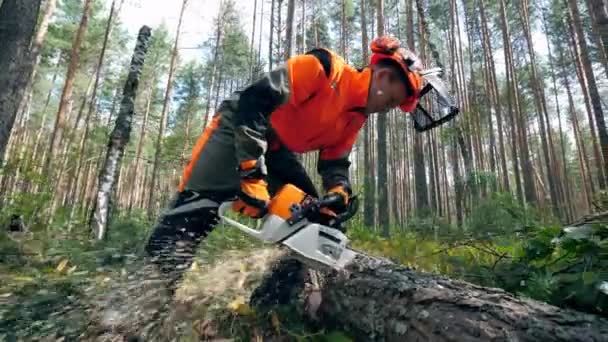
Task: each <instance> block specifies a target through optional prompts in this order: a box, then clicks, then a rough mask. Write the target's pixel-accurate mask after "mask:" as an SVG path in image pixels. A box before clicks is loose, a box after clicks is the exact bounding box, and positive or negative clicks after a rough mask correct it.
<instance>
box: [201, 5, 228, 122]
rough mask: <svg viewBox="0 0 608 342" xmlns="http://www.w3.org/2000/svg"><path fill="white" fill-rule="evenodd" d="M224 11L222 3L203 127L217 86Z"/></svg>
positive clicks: (207, 118) (207, 120)
mask: <svg viewBox="0 0 608 342" xmlns="http://www.w3.org/2000/svg"><path fill="white" fill-rule="evenodd" d="M223 12H224V7H223V6H222V5H221V4H220V9H219V12H218V23H217V27H216V31H215V46H214V47H213V63H211V74H210V75H209V83H208V84H207V101H206V103H205V121H204V123H203V129H204V128H205V127H207V123H208V122H209V114H210V110H211V94H212V93H213V87H214V86H215V83H216V82H215V74H216V70H217V64H218V60H217V59H218V56H219V52H220V46H221V45H220V43H221V41H222V39H223V38H222V31H223V25H224V20H223V17H224V15H223Z"/></svg>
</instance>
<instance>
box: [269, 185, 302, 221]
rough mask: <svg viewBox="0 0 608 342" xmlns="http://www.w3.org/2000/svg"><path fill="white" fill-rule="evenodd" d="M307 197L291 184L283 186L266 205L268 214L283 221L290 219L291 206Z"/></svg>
mask: <svg viewBox="0 0 608 342" xmlns="http://www.w3.org/2000/svg"><path fill="white" fill-rule="evenodd" d="M307 198H309V195H308V194H306V193H305V192H304V191H302V190H300V189H299V188H297V187H296V186H294V185H292V184H285V185H284V186H283V187H281V189H279V191H278V192H277V194H276V195H275V196H274V197H273V198H272V200H271V201H270V204H269V205H268V212H269V213H271V214H273V215H276V216H278V217H280V218H282V219H284V220H287V219H289V218H290V217H291V214H292V213H291V210H290V208H291V206H292V205H293V204H301V203H302V202H304V201H305V200H306V199H307Z"/></svg>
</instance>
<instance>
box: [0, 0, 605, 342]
mask: <svg viewBox="0 0 608 342" xmlns="http://www.w3.org/2000/svg"><path fill="white" fill-rule="evenodd" d="M154 3H155V2H153V1H148V0H0V44H2V49H0V341H30V340H44V341H72V340H91V341H127V340H129V339H128V336H131V335H138V334H140V335H141V336H144V337H141V338H142V340H146V341H147V340H150V341H151V340H159V341H170V340H179V341H199V340H218V341H220V340H222V341H224V340H233V341H366V340H370V341H372V340H374V341H375V340H378V341H405V340H411V341H448V340H450V341H453V340H456V341H463V340H466V341H469V340H470V341H490V340H492V341H494V340H497V341H498V340H500V341H503V340H504V341H538V340H540V339H544V340H547V341H575V340H576V341H606V340H607V339H608V337H607V336H608V189H607V186H608V131H607V126H606V122H605V112H606V111H608V104H607V102H606V99H607V98H608V2H607V1H606V0H536V1H529V0H511V1H510V0H461V1H458V0H331V1H327V2H325V1H319V0H244V1H236V0H181V1H171V2H170V3H171V4H170V5H164V6H165V7H167V6H169V7H172V8H174V11H173V12H172V13H175V14H177V15H178V17H175V18H170V20H167V15H165V16H164V17H163V14H162V13H156V14H155V15H156V16H157V17H159V18H160V17H162V19H163V20H162V21H160V24H144V25H143V26H140V27H137V29H135V30H134V29H133V25H131V23H129V22H128V21H125V20H124V17H125V15H124V14H125V13H128V12H129V11H130V12H131V13H133V12H137V11H138V10H143V9H147V12H146V13H150V11H154V9H153V6H157V5H154ZM208 8H213V9H214V12H213V13H207V14H208V15H209V17H210V18H213V19H212V21H210V22H209V23H207V26H208V29H205V30H203V31H201V32H204V34H201V35H197V36H196V37H195V36H193V34H192V31H189V30H188V29H185V27H187V28H192V27H197V25H203V23H199V22H198V20H202V13H199V12H201V11H202V12H205V11H206V10H207V9H208ZM195 9H196V11H198V12H196V14H194V15H193V13H194V11H195ZM146 20H148V18H143V19H141V21H142V23H145V22H146ZM156 22H158V21H156V20H154V23H156ZM197 32H198V31H197ZM386 34H390V35H393V36H395V37H397V38H398V39H399V40H400V42H401V44H402V46H404V47H406V48H408V49H409V50H411V51H414V52H415V53H416V55H418V56H419V57H420V59H421V60H422V62H423V63H424V65H425V67H426V68H432V67H440V68H442V70H443V71H444V73H443V79H444V80H445V82H446V85H447V86H448V88H449V90H450V92H451V94H452V95H453V97H454V99H455V101H456V103H457V105H458V107H459V109H460V111H459V114H458V115H457V117H456V118H455V119H454V120H452V121H450V122H448V123H446V124H444V125H442V126H439V127H437V128H435V129H433V130H429V131H425V132H417V131H416V130H415V129H414V122H413V120H412V118H411V115H409V113H405V112H403V111H401V110H400V109H393V110H391V111H390V112H388V113H385V115H380V114H378V115H376V114H373V115H370V116H369V118H368V119H367V121H366V124H365V126H364V127H363V129H362V130H361V131H360V132H359V135H358V138H357V141H356V143H355V145H354V147H353V149H352V151H351V153H350V156H349V158H350V162H351V166H350V168H349V173H350V174H349V178H350V181H351V183H352V187H353V192H354V193H355V194H356V195H357V196H358V198H359V200H360V203H361V205H360V207H359V210H358V212H357V213H356V215H355V216H354V217H353V218H352V219H351V220H350V221H349V222H348V229H347V231H346V235H347V236H348V237H349V239H350V240H351V243H352V246H353V248H356V249H357V250H360V251H364V252H365V253H366V257H369V258H371V259H373V260H376V259H375V258H378V259H377V260H383V261H382V264H380V266H378V265H376V264H375V263H374V262H371V261H369V260H367V261H362V262H361V265H364V266H360V267H362V268H365V269H366V271H364V272H363V271H359V272H358V273H357V271H353V272H354V274H355V275H356V276H353V278H349V279H343V278H339V277H338V278H336V277H334V276H333V275H328V274H321V275H315V274H316V273H315V272H316V271H309V272H308V274H309V276H308V277H310V278H311V279H313V280H310V279H309V278H306V281H304V282H306V283H307V284H306V285H309V282H316V280H315V279H316V278H322V279H323V281H321V283H322V285H318V284H317V286H321V288H322V289H323V291H322V292H323V296H324V297H323V301H322V302H321V304H320V306H319V303H317V305H316V307H317V308H318V313H317V314H318V315H320V316H321V317H322V319H321V320H315V319H312V318H311V316H316V314H315V313H314V312H313V314H311V312H310V310H309V309H310V305H311V301H313V302H314V299H315V298H316V297H314V295H313V297H311V294H310V293H309V292H306V291H308V290H307V289H304V288H303V287H304V286H303V285H302V288H299V287H298V288H297V290H295V291H296V292H297V294H296V295H298V296H304V297H305V298H306V300H304V301H305V302H306V303H304V304H303V303H300V302H299V301H298V300H296V299H294V300H292V301H291V303H290V304H289V305H281V306H278V307H275V306H273V307H272V308H266V307H265V306H264V305H261V306H260V307H259V308H258V307H257V306H256V305H255V304H256V301H255V295H258V296H259V295H260V293H263V292H264V291H270V292H272V290H269V288H273V287H274V286H273V285H272V284H273V283H272V282H273V281H275V282H276V281H278V282H279V283H281V282H282V281H285V282H288V281H290V280H282V277H283V276H284V274H282V272H283V273H284V271H285V270H281V269H280V268H281V267H288V268H289V267H292V266H293V265H291V264H289V263H288V262H282V261H281V260H283V259H282V258H284V255H283V254H282V253H284V251H283V249H280V248H277V246H269V245H266V244H263V243H261V242H260V241H255V240H254V239H252V238H251V237H248V236H245V235H244V234H242V233H240V232H238V231H236V230H234V229H230V228H227V227H223V226H222V227H221V228H219V227H218V228H216V229H215V230H214V231H213V232H212V233H211V234H210V235H209V236H208V237H207V238H206V239H205V240H204V241H203V243H202V244H201V246H200V248H198V249H197V255H196V259H195V262H194V263H193V264H192V266H191V267H190V268H189V269H188V272H187V275H186V277H185V279H184V283H183V285H182V286H181V287H180V288H179V289H178V291H177V293H176V299H175V302H173V303H172V302H162V301H161V300H160V299H159V298H158V297H159V296H153V295H149V296H145V295H142V294H143V293H146V291H148V290H149V291H152V290H153V289H154V288H155V285H154V281H153V279H151V278H152V276H150V274H149V273H147V271H146V267H144V266H142V264H141V263H142V261H141V258H140V255H142V253H143V248H144V245H145V243H146V239H147V237H148V235H149V234H150V233H151V230H152V228H153V227H154V224H155V223H156V222H157V220H158V219H159V216H160V215H161V214H162V213H163V211H164V210H165V208H166V207H167V205H168V204H169V203H170V201H171V200H172V198H173V196H174V195H175V193H176V191H177V190H178V186H179V184H180V182H181V181H182V177H183V172H184V168H186V166H187V165H188V164H189V163H190V161H191V158H192V151H193V148H194V146H195V144H196V142H197V140H198V139H199V137H200V136H201V134H202V132H203V131H204V129H205V128H206V127H209V126H210V125H213V117H214V114H215V113H216V110H217V108H218V106H219V105H220V103H221V102H222V101H223V100H224V99H226V98H229V97H230V96H231V94H233V93H234V92H235V91H237V90H240V89H243V88H244V87H246V86H247V85H249V84H251V83H252V82H254V81H255V80H257V79H259V78H260V77H262V76H263V75H264V74H265V73H267V72H269V71H271V70H273V69H275V68H277V67H279V66H281V65H282V64H283V63H284V62H285V61H287V60H288V59H289V58H290V57H292V56H295V55H299V54H304V53H306V52H308V51H310V50H311V49H314V48H316V47H325V48H329V49H331V50H332V51H334V52H336V53H337V54H338V55H340V56H341V57H342V58H343V59H344V60H345V61H346V62H347V63H349V64H350V65H352V66H355V67H357V68H364V67H366V66H367V65H368V63H369V61H370V53H371V51H370V43H371V41H372V40H373V39H374V38H375V37H378V36H383V35H386ZM318 157H319V155H318V152H317V151H314V152H309V153H304V154H301V155H299V157H298V158H299V160H300V161H301V163H302V164H303V165H304V167H305V168H306V170H307V172H308V174H309V175H310V177H311V179H312V181H313V182H314V184H315V185H316V187H317V188H318V189H322V179H321V176H320V175H319V173H318V170H317V167H318V165H317V164H318ZM241 219H242V222H245V223H247V224H249V225H252V226H253V225H255V224H256V223H255V222H254V221H253V220H251V219H245V218H241ZM371 259H370V260H371ZM277 260H279V262H278V263H277V262H276V261H277ZM385 263H386V264H385ZM277 264H278V266H276V265H277ZM370 265H372V266H370ZM373 265H376V266H373ZM388 273H391V274H393V275H392V276H391V275H387V274H388ZM396 277H400V278H396ZM407 279H410V280H407ZM412 279H413V280H412ZM396 280H398V281H399V284H403V286H402V287H407V288H408V289H409V290H407V291H406V290H403V289H401V288H399V289H397V288H396V287H395V285H394V283H395V281H396ZM298 281H300V280H298ZM408 281H411V282H412V284H413V285H412V284H410V285H407V286H406V285H405V284H406V283H407V282H408ZM391 284H392V285H391ZM408 284H409V283H408ZM428 284H432V285H428ZM426 285H428V286H426ZM142 286H143V287H145V289H144V288H142ZM432 289H435V290H432ZM439 289H441V290H439ZM400 291H405V292H407V293H408V294H411V293H414V294H413V295H412V296H413V297H412V298H418V299H416V300H414V299H411V300H406V299H403V298H402V297H401V296H402V295H403V293H402V292H400ZM408 291H409V292H408ZM412 291H413V292H412ZM416 291H418V292H416ZM420 291H422V293H420ZM494 291H497V292H494ZM397 293H399V294H397ZM252 294H253V295H252ZM118 295H120V296H122V297H123V299H124V298H126V299H124V300H127V302H126V303H125V304H122V306H123V308H127V307H128V311H127V313H124V314H123V316H117V317H119V318H116V317H114V316H112V315H118V314H115V313H112V314H109V313H107V310H106V311H104V308H107V307H109V306H110V304H109V303H110V302H111V301H112V298H114V297H113V296H118ZM291 295H294V294H293V293H292V294H291ZM263 296H264V294H263V295H262V297H263ZM358 296H362V297H366V296H367V297H369V298H376V299H375V300H376V301H374V303H375V304H372V305H376V306H378V307H375V309H373V310H372V309H369V310H368V309H362V308H361V307H360V306H359V305H360V303H359V300H358V299H357V298H359V297H358ZM419 297H420V298H419ZM422 297H424V298H422ZM298 298H299V297H298ZM311 298H312V299H311ZM421 298H422V299H421ZM450 298H460V299H459V300H460V301H457V300H456V299H454V301H450V300H451V299H450ZM471 298H476V299H477V300H473V299H471ZM497 298H498V299H497ZM370 300H371V299H370ZM167 301H168V299H167ZM383 301H384V302H383ZM161 302H162V303H161ZM162 305H165V306H162ZM161 306H162V307H164V308H166V309H162V310H161V309H159V308H161ZM313 306H314V305H313ZM383 306H384V308H383ZM147 310H161V311H162V312H163V314H165V315H166V317H163V318H162V319H161V318H158V317H157V316H153V318H149V317H147V316H146V312H147ZM391 310H395V311H391ZM400 310H403V311H404V312H401V311H400ZM486 310H487V311H486ZM372 311H373V312H372ZM376 311H377V312H376ZM405 311H408V312H409V313H406V312H405ZM395 312H398V314H396V313H395ZM524 312H525V313H526V315H529V316H526V315H524V314H523V313H524ZM450 314H451V315H452V316H450ZM484 315H487V316H490V318H488V317H485V318H483V317H484ZM396 316H399V317H401V320H399V321H398V322H397V321H395V322H394V323H391V324H389V322H392V320H391V319H389V318H391V317H396ZM453 316H456V317H457V319H455V321H458V322H457V323H454V325H453V326H451V327H450V329H451V330H449V332H438V331H439V330H441V329H443V328H442V325H441V324H445V322H446V321H450V317H453ZM459 316H462V317H461V318H459V319H458V317H459ZM336 317H339V318H336ZM370 317H374V318H370ZM480 317H481V318H480ZM326 318H327V319H326ZM467 318H468V319H467ZM530 319H531V321H533V322H535V323H524V322H526V321H527V320H530ZM112 320H114V321H119V323H117V324H113V325H112V324H109V323H108V321H112ZM383 320H386V322H387V323H386V326H384V323H381V322H383ZM440 320H443V321H444V323H439V321H440ZM127 321H128V322H127ZM471 322H473V323H471ZM476 322H477V323H476ZM479 322H481V323H479ZM483 322H485V323H483ZM108 325H111V326H112V327H111V328H108ZM445 329H446V331H447V329H448V328H445ZM501 329H502V330H501ZM497 331H502V332H500V333H499V332H497ZM504 331H507V332H508V334H512V335H508V334H507V333H505V332H504ZM146 334H147V335H146ZM501 334H507V335H501ZM406 337H407V338H406Z"/></svg>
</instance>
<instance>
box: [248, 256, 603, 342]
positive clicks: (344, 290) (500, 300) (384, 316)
mask: <svg viewBox="0 0 608 342" xmlns="http://www.w3.org/2000/svg"><path fill="white" fill-rule="evenodd" d="M299 267H300V271H303V272H296V270H295V269H294V262H293V261H286V260H283V261H281V262H279V263H278V264H277V266H276V267H275V269H274V271H273V272H272V273H271V274H270V275H269V276H267V278H266V279H265V281H264V282H263V283H262V284H261V286H260V287H259V288H258V289H257V290H256V291H255V292H254V294H253V295H252V304H253V305H255V306H260V305H261V306H263V305H264V304H269V303H268V300H269V299H270V300H274V301H275V302H276V301H277V298H281V297H285V294H281V293H280V292H281V291H277V289H278V290H280V288H281V287H283V288H290V289H292V290H293V289H297V292H298V293H295V294H294V295H295V296H297V297H298V298H300V299H301V298H304V301H305V302H307V303H308V305H307V306H308V309H307V310H308V313H309V315H310V316H311V317H315V318H316V321H317V322H318V324H319V325H320V326H323V327H325V328H326V329H338V330H341V331H344V332H346V333H347V334H349V335H350V336H351V337H352V338H354V340H355V341H543V342H548V341H608V321H607V320H605V319H603V318H601V317H599V316H594V315H590V314H585V313H580V312H577V311H573V310H566V309H560V308H557V307H555V306H551V305H548V304H545V303H541V302H538V301H534V300H531V299H526V298H518V297H515V296H513V295H511V294H509V293H507V292H505V291H503V290H500V289H495V288H487V287H481V286H476V285H473V284H471V283H467V282H464V281H458V280H453V279H449V278H446V277H443V276H439V275H435V274H429V273H423V272H418V271H415V270H412V269H409V268H406V267H404V266H400V265H396V264H393V263H391V262H390V261H386V260H380V259H376V258H372V257H368V256H362V257H360V258H358V259H356V260H355V261H354V262H353V263H352V264H351V265H350V266H349V267H348V268H347V270H346V272H343V273H342V272H340V273H336V272H324V273H319V272H318V271H313V272H311V271H310V270H308V272H306V269H305V268H304V267H303V266H302V265H301V264H300V266H299ZM306 273H308V274H311V273H312V274H314V275H315V276H314V277H312V278H311V277H310V276H302V275H303V274H306ZM313 278H318V281H316V282H313V283H315V284H312V285H311V279H313ZM302 282H304V284H302ZM277 284H279V285H278V286H277ZM282 284H287V285H289V286H284V285H282ZM294 285H296V286H294ZM315 287H318V290H319V291H310V289H311V288H315ZM319 294H320V297H319ZM319 300H320V303H319ZM283 301H284V302H287V301H285V300H283ZM291 302H292V303H297V302H298V301H294V297H292V299H291ZM311 307H312V308H311Z"/></svg>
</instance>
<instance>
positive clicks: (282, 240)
mask: <svg viewBox="0 0 608 342" xmlns="http://www.w3.org/2000/svg"><path fill="white" fill-rule="evenodd" d="M341 200H342V198H341V197H339V196H336V197H328V198H324V199H318V198H314V197H312V196H310V195H308V194H306V193H305V192H303V191H302V190H300V189H298V188H297V187H296V186H294V185H292V184H286V185H284V186H283V187H282V188H281V189H280V190H279V191H278V192H277V194H276V195H275V196H274V197H273V199H272V200H271V201H270V203H269V205H268V212H267V214H266V215H265V216H264V217H262V218H261V224H260V228H259V229H254V228H250V227H248V226H246V225H244V224H242V223H240V222H237V221H236V220H233V219H231V218H229V217H227V216H226V213H227V211H228V210H229V209H230V208H231V207H232V203H233V202H224V203H222V204H221V205H220V207H219V210H218V216H219V217H220V219H221V220H222V222H223V223H224V224H226V225H228V226H231V227H234V228H237V229H239V230H241V231H242V232H244V233H246V234H248V235H250V236H252V237H254V238H256V239H259V240H261V241H263V242H266V243H272V244H281V245H284V246H287V247H288V248H289V249H291V250H292V251H294V252H296V257H297V259H299V260H300V261H302V262H304V263H306V264H308V265H309V266H312V267H319V266H321V267H323V266H325V267H329V268H332V269H334V270H337V271H340V270H343V269H344V267H345V266H346V265H348V264H349V263H350V262H351V261H352V260H353V259H354V258H355V257H356V256H357V254H358V253H357V252H356V251H354V250H352V249H351V248H349V247H348V244H349V239H348V238H347V236H346V235H345V234H344V233H345V230H346V228H345V223H346V221H348V220H349V219H350V218H352V217H353V216H354V215H355V213H356V211H357V208H358V199H357V197H356V196H354V197H353V198H351V199H350V201H349V204H348V206H347V209H346V211H345V212H344V213H342V214H340V215H332V216H330V218H328V216H327V215H323V213H324V210H326V208H327V207H329V206H331V205H332V204H335V203H337V201H341Z"/></svg>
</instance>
